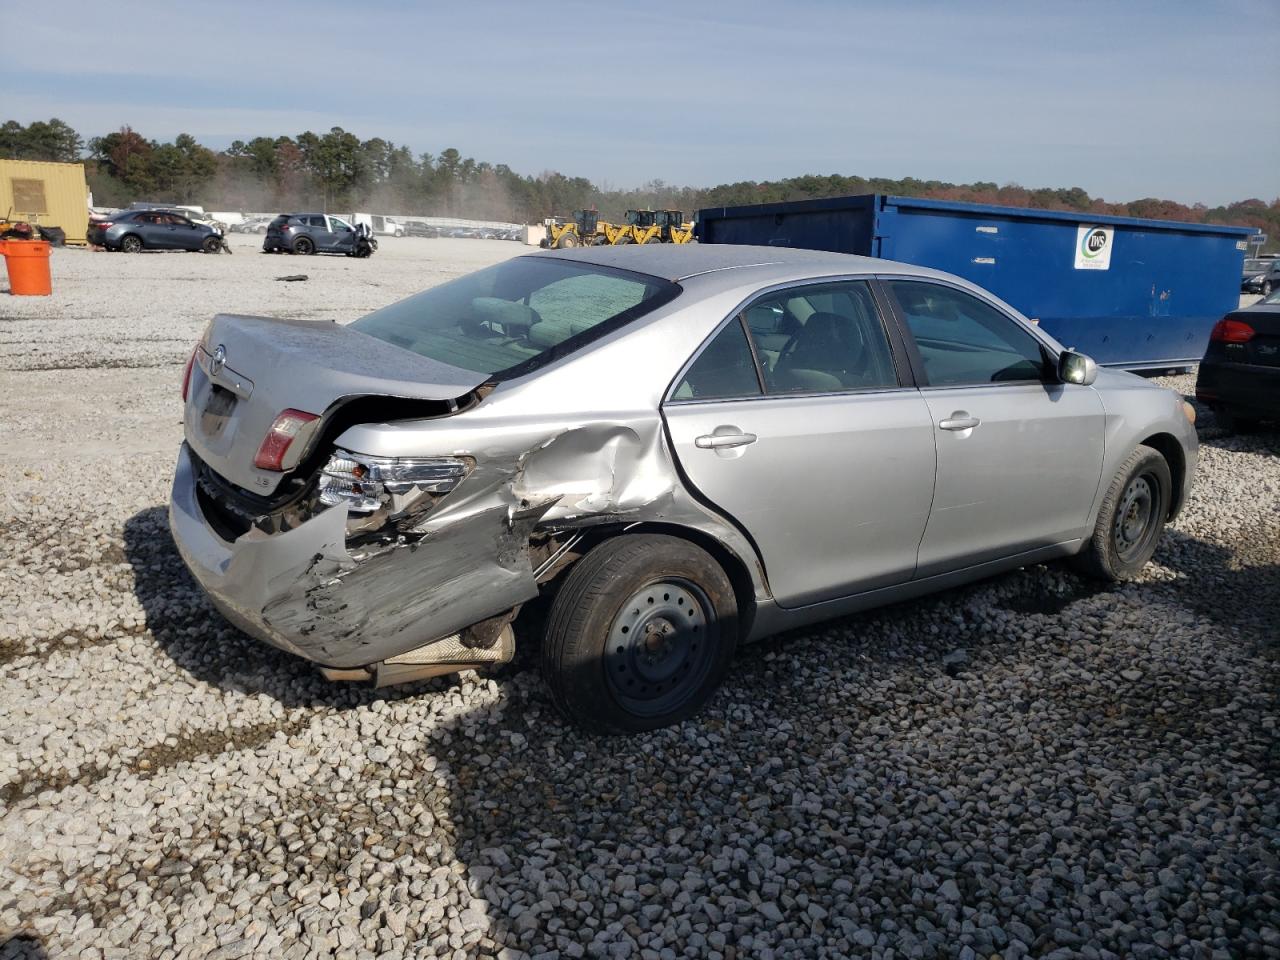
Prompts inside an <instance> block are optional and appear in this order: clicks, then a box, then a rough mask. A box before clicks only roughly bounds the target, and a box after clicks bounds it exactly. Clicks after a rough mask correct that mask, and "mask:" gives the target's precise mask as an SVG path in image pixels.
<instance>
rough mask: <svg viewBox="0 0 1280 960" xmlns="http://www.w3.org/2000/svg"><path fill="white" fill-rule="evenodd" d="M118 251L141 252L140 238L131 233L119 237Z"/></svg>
mask: <svg viewBox="0 0 1280 960" xmlns="http://www.w3.org/2000/svg"><path fill="white" fill-rule="evenodd" d="M120 252H121V253H141V252H142V238H141V237H138V236H134V235H133V234H132V233H131V234H129V235H128V236H127V237H123V238H121V240H120Z"/></svg>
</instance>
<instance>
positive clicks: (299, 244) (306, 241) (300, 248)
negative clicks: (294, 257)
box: [293, 237, 316, 257]
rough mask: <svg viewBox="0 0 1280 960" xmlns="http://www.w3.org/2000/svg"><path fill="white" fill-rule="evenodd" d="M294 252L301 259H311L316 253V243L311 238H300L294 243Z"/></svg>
mask: <svg viewBox="0 0 1280 960" xmlns="http://www.w3.org/2000/svg"><path fill="white" fill-rule="evenodd" d="M293 252H294V253H296V254H298V255H299V256H301V257H309V256H311V254H313V253H315V252H316V244H315V241H314V240H312V239H311V238H310V237H299V238H298V239H297V240H295V241H293Z"/></svg>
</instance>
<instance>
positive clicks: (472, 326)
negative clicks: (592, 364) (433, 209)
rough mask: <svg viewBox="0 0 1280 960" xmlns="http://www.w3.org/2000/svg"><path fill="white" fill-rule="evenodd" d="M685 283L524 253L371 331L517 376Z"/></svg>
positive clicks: (427, 294)
mask: <svg viewBox="0 0 1280 960" xmlns="http://www.w3.org/2000/svg"><path fill="white" fill-rule="evenodd" d="M679 292H680V287H679V286H677V285H676V284H674V283H671V282H670V281H667V280H661V279H659V278H657V277H650V276H646V275H644V274H639V273H631V272H630V271H627V270H614V269H611V268H609V267H600V266H596V265H594V264H586V263H578V262H575V261H572V260H560V259H557V258H554V257H516V258H514V259H512V260H508V261H506V262H505V263H500V264H498V265H496V266H493V267H489V268H487V269H485V270H480V271H478V272H477V273H472V274H469V275H467V276H465V277H459V278H458V279H457V280H451V281H450V282H448V283H445V284H441V285H440V286H438V287H432V288H431V289H430V290H424V291H423V292H422V293H419V294H415V295H414V296H412V297H409V298H408V299H407V300H401V301H400V302H399V303H393V304H391V305H390V306H388V307H383V308H382V309H381V310H377V311H375V312H373V313H371V314H369V315H368V316H366V317H362V318H361V319H359V320H357V321H356V322H355V323H353V324H352V327H353V328H354V329H356V330H359V331H361V332H362V333H367V334H369V335H370V336H373V337H377V338H378V339H379V340H385V341H386V342H387V343H393V344H395V345H396V346H398V347H403V348H404V349H406V350H412V351H413V352H414V353H418V354H421V355H422V356H424V357H430V358H431V359H432V360H439V361H441V362H442V363H447V364H450V365H451V366H455V367H461V368H462V369H464V370H471V371H474V372H475V373H483V374H486V375H489V376H494V377H499V376H501V377H514V376H520V375H521V374H524V373H527V372H529V371H530V370H533V369H536V368H537V367H539V366H542V365H543V364H546V363H550V362H551V361H552V360H556V359H559V358H560V357H563V356H567V355H568V354H570V353H572V352H573V351H575V350H578V349H580V348H581V347H583V346H585V345H586V344H588V343H590V342H591V341H593V340H596V339H598V338H599V337H602V336H604V335H605V334H607V333H609V332H610V331H612V330H616V329H618V328H619V327H621V326H624V325H625V324H627V323H630V322H631V321H632V320H635V319H636V318H637V317H641V316H643V315H644V314H646V313H649V312H650V311H652V310H656V309H657V308H658V307H660V306H662V305H663V304H664V303H668V302H670V301H671V300H672V299H673V298H674V297H675V296H676V295H677V294H678V293H679Z"/></svg>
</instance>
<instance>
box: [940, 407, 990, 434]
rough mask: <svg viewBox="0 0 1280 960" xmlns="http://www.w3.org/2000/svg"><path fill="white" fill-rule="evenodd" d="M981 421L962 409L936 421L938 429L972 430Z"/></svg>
mask: <svg viewBox="0 0 1280 960" xmlns="http://www.w3.org/2000/svg"><path fill="white" fill-rule="evenodd" d="M981 422H982V421H981V420H979V419H978V418H977V417H971V416H969V415H968V414H967V413H965V412H964V411H963V410H957V411H956V412H955V413H953V414H952V415H951V416H949V417H948V418H947V419H946V420H939V421H938V429H939V430H972V429H973V428H974V427H976V426H977V425H978V424H980V423H981Z"/></svg>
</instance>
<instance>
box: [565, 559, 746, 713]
mask: <svg viewBox="0 0 1280 960" xmlns="http://www.w3.org/2000/svg"><path fill="white" fill-rule="evenodd" d="M737 635H738V608H737V600H736V598H735V597H734V593H733V586H732V585H731V584H730V582H729V578H728V577H727V576H725V573H724V570H722V569H721V568H720V565H719V564H718V563H716V561H715V560H714V559H713V558H712V557H711V556H710V555H709V554H708V553H707V552H706V551H704V550H702V549H700V548H699V547H696V546H694V545H693V544H691V543H688V542H687V541H685V540H681V539H679V538H677V537H670V536H664V535H657V534H634V535H630V536H622V537H618V538H616V539H613V540H608V541H606V542H605V543H603V544H601V545H600V546H598V547H596V548H595V549H594V550H592V551H591V552H590V553H588V554H587V555H586V556H585V557H584V558H583V559H582V560H580V561H579V562H578V563H577V565H576V566H574V567H573V568H572V569H571V570H570V571H569V574H568V576H567V577H566V579H565V582H564V583H563V584H562V585H561V587H560V590H559V592H558V593H557V594H556V598H555V600H554V601H553V602H552V605H551V612H550V615H549V617H548V619H547V630H546V636H545V638H544V639H543V643H542V673H543V676H544V678H545V679H546V682H547V685H548V687H550V690H551V697H552V700H553V701H554V702H555V704H556V707H557V708H559V710H560V711H561V712H562V713H563V714H564V715H565V716H566V717H568V718H569V719H570V720H572V721H574V722H575V723H577V724H579V725H581V726H583V727H586V728H587V729H589V730H593V731H596V732H599V733H633V732H639V731H643V730H654V729H657V728H658V727H665V726H668V725H669V724H673V723H679V722H680V721H682V720H684V719H686V718H688V717H690V716H692V715H693V714H694V713H696V712H697V711H698V709H699V708H700V707H701V706H702V705H703V704H704V703H706V701H707V699H708V698H709V697H710V696H711V694H712V692H714V690H715V689H716V687H717V686H719V684H720V681H721V680H722V679H723V678H724V675H725V673H726V672H727V670H728V668H729V663H730V661H731V660H732V659H733V652H734V648H735V647H736V645H737Z"/></svg>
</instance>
